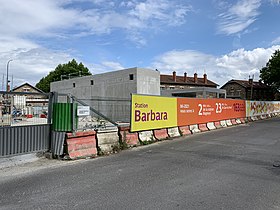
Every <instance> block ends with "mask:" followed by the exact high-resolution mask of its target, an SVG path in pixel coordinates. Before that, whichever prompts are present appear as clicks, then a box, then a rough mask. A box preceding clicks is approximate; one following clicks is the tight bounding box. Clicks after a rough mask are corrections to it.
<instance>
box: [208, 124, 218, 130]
mask: <svg viewBox="0 0 280 210" xmlns="http://www.w3.org/2000/svg"><path fill="white" fill-rule="evenodd" d="M207 128H208V129H209V130H215V129H216V127H215V125H214V122H209V123H207Z"/></svg>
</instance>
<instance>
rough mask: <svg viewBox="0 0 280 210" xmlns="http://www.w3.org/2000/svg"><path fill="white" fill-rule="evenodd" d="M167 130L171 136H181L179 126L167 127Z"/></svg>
mask: <svg viewBox="0 0 280 210" xmlns="http://www.w3.org/2000/svg"><path fill="white" fill-rule="evenodd" d="M167 132H168V135H169V137H178V136H181V134H180V132H179V128H178V127H174V128H167Z"/></svg>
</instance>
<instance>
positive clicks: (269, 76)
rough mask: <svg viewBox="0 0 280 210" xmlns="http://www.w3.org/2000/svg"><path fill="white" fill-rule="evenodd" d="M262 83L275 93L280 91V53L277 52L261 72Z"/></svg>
mask: <svg viewBox="0 0 280 210" xmlns="http://www.w3.org/2000/svg"><path fill="white" fill-rule="evenodd" d="M260 78H261V79H262V81H263V82H264V83H265V84H266V85H268V86H271V87H272V88H273V90H274V91H276V90H278V91H279V90H280V51H279V50H276V51H275V52H274V53H273V55H272V56H271V58H270V59H269V61H268V62H267V63H266V66H265V67H263V68H262V69H261V71H260Z"/></svg>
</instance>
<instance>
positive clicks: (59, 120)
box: [52, 103, 77, 131]
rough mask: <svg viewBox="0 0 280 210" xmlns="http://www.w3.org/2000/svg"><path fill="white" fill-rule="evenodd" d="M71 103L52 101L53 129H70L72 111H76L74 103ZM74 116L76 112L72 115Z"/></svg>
mask: <svg viewBox="0 0 280 210" xmlns="http://www.w3.org/2000/svg"><path fill="white" fill-rule="evenodd" d="M74 107H75V108H74V109H73V104H72V103H54V104H53V121H52V122H53V130H54V131H72V128H73V126H72V122H76V120H77V119H75V121H73V111H75V113H76V105H75V106H74ZM74 116H75V118H76V114H75V115H74Z"/></svg>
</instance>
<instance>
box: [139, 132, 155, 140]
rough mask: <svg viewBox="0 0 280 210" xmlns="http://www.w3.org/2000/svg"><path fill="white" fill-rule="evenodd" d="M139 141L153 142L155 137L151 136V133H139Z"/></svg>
mask: <svg viewBox="0 0 280 210" xmlns="http://www.w3.org/2000/svg"><path fill="white" fill-rule="evenodd" d="M138 134H139V140H140V141H155V140H156V139H155V137H154V135H153V131H142V132H139V133H138Z"/></svg>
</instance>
